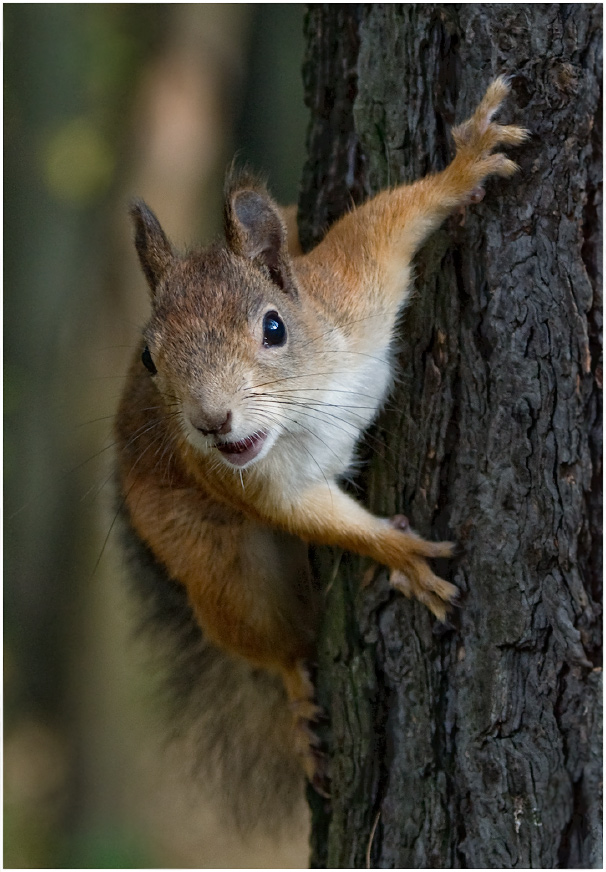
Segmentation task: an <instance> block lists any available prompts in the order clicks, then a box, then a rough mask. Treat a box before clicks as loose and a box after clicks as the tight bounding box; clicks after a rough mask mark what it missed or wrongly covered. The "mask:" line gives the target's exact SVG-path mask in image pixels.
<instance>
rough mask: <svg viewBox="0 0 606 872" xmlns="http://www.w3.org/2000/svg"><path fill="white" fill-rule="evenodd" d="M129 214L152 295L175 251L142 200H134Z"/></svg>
mask: <svg viewBox="0 0 606 872" xmlns="http://www.w3.org/2000/svg"><path fill="white" fill-rule="evenodd" d="M130 216H131V218H132V219H133V224H134V227H135V248H136V249H137V254H138V255H139V262H140V263H141V267H142V269H143V272H144V273H145V278H146V279H147V283H148V285H149V287H150V290H151V292H152V296H154V295H155V293H156V290H157V288H158V285H159V283H160V280H161V279H162V276H163V275H164V273H165V272H166V270H167V269H168V267H169V266H170V264H171V263H172V261H173V260H174V258H175V252H174V251H173V247H172V245H171V244H170V242H169V241H168V239H167V238H166V234H165V233H164V231H163V230H162V227H161V226H160V222H159V221H158V219H157V218H156V216H155V215H154V213H153V212H152V210H151V209H150V208H149V207H148V206H147V205H146V204H145V203H144V202H143V200H135V201H134V203H133V204H132V205H131V207H130Z"/></svg>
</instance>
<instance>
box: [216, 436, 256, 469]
mask: <svg viewBox="0 0 606 872" xmlns="http://www.w3.org/2000/svg"><path fill="white" fill-rule="evenodd" d="M266 439H267V433H253V434H252V435H251V436H245V437H244V439H240V441H239V442H217V443H216V448H217V449H218V450H219V451H220V452H221V454H222V455H223V457H225V459H226V460H229V462H230V463H233V465H234V466H246V464H247V463H249V461H251V460H253V459H254V458H255V457H256V456H257V454H258V453H259V452H260V451H261V449H262V448H263V445H264V443H265V440H266Z"/></svg>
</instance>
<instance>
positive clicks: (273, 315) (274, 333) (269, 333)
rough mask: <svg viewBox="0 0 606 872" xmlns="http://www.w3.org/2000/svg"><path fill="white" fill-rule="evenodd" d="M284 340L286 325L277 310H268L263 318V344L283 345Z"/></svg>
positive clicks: (266, 345)
mask: <svg viewBox="0 0 606 872" xmlns="http://www.w3.org/2000/svg"><path fill="white" fill-rule="evenodd" d="M285 342H286V327H285V326H284V321H283V320H282V319H281V318H280V316H279V315H278V313H277V312H268V313H267V314H266V315H265V317H264V318H263V345H264V346H265V347H266V348H269V347H270V346H272V345H284V343H285Z"/></svg>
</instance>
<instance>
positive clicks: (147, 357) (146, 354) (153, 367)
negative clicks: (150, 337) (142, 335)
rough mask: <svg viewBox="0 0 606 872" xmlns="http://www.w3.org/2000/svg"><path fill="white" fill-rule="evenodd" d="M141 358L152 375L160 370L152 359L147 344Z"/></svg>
mask: <svg viewBox="0 0 606 872" xmlns="http://www.w3.org/2000/svg"><path fill="white" fill-rule="evenodd" d="M141 360H142V361H143V366H144V367H145V369H147V370H149V372H151V374H152V375H155V374H156V373H157V372H158V370H157V369H156V364H155V363H154V362H153V360H152V356H151V354H150V352H149V348H148V347H147V345H146V346H145V348H144V349H143V354H142V355H141Z"/></svg>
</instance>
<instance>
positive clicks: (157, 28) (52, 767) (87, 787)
mask: <svg viewBox="0 0 606 872" xmlns="http://www.w3.org/2000/svg"><path fill="white" fill-rule="evenodd" d="M4 37H5V51H4V59H5V66H4V72H5V115H4V123H5V181H4V185H5V187H4V191H5V274H4V288H5V295H4V298H5V310H4V314H5V336H4V349H5V359H4V376H5V382H4V397H5V440H4V446H5V457H4V464H5V465H4V469H5V537H4V556H5V634H4V639H5V756H4V763H5V829H4V841H5V856H4V863H5V866H12V867H43V866H45V867H88V868H95V867H137V866H171V865H173V866H195V865H199V866H201V865H206V866H209V865H265V866H269V865H273V864H274V861H275V862H276V863H277V864H279V865H287V864H289V863H291V864H293V865H297V864H299V865H300V864H301V863H305V856H304V855H303V856H302V857H301V855H300V854H297V851H299V852H300V851H301V844H302V843H298V844H297V845H293V846H291V848H290V851H291V853H290V854H288V853H286V854H284V855H278V854H275V855H273V856H270V857H269V858H267V857H264V855H263V854H261V853H259V852H260V850H261V849H260V848H258V847H255V846H254V845H252V846H249V847H248V849H246V853H244V854H243V855H240V856H238V855H236V853H234V852H235V851H236V850H242V849H241V848H240V849H237V848H235V847H231V848H229V849H228V848H227V847H226V846H225V845H221V841H222V840H221V837H220V836H219V837H218V847H217V846H216V845H215V844H213V842H212V838H211V836H210V835H209V832H211V831H212V829H213V825H214V822H213V819H212V810H209V811H208V815H206V813H204V812H203V811H201V810H200V809H199V807H198V806H197V804H196V802H197V798H196V796H195V793H188V791H189V790H190V789H191V790H192V791H193V787H191V785H189V786H188V779H187V775H186V774H185V773H184V772H183V771H182V768H179V767H178V766H177V765H172V766H171V764H170V763H169V764H164V765H165V768H164V770H163V769H162V764H161V763H160V762H159V754H158V748H159V747H160V742H161V739H160V738H159V737H160V736H161V734H162V727H161V724H160V722H161V714H160V713H159V712H157V710H156V709H154V706H153V703H152V702H150V697H151V688H152V686H153V681H152V680H148V678H147V677H146V673H145V671H144V669H143V668H142V667H141V666H140V665H139V667H138V668H137V667H136V657H135V652H134V651H133V647H132V645H130V642H129V640H130V636H131V633H132V622H131V621H130V617H132V616H130V615H129V614H128V611H129V608H130V607H131V606H132V605H133V604H131V603H129V601H128V598H127V597H126V596H125V594H124V592H123V590H122V588H121V584H122V579H121V578H120V574H121V565H120V558H119V557H116V556H115V554H114V553H113V549H114V542H113V537H112V531H111V524H112V515H111V496H110V495H108V491H109V487H108V485H109V480H110V476H111V419H112V415H113V411H114V407H115V403H116V401H117V397H118V394H119V391H120V386H121V383H122V378H123V376H124V373H125V372H126V367H127V363H128V359H129V357H130V355H131V353H132V350H133V348H134V346H135V345H136V343H137V340H138V330H139V327H140V326H141V324H142V323H143V322H144V320H145V317H146V310H147V308H146V307H147V297H146V292H145V289H144V281H143V278H142V277H140V276H139V273H138V269H137V266H136V261H135V256H134V252H133V250H132V245H131V241H130V240H131V230H130V227H129V225H128V220H127V215H126V204H127V202H128V200H129V198H131V197H132V196H134V195H140V196H143V197H144V198H146V199H147V200H148V202H149V203H150V205H151V206H152V207H153V208H154V209H155V210H157V212H158V213H159V215H160V216H161V219H162V222H163V224H164V226H165V227H166V229H167V232H168V233H169V235H170V236H171V237H172V238H173V239H174V240H175V241H176V242H178V243H181V244H192V243H194V242H196V241H198V240H200V239H203V240H204V239H206V240H207V239H209V238H210V237H212V236H213V235H214V234H215V233H216V232H217V230H218V228H219V222H220V195H221V187H222V177H223V171H224V168H225V166H226V165H227V163H228V162H229V160H230V159H231V157H232V154H233V153H234V152H237V153H238V155H239V158H240V159H241V160H242V161H248V162H250V163H251V165H252V166H253V167H254V168H255V169H258V170H260V171H262V172H264V173H265V174H266V175H267V177H268V179H269V183H270V187H271V188H272V190H273V191H274V193H275V194H276V195H277V196H278V197H279V198H281V199H282V200H290V201H293V200H295V199H296V197H297V185H298V180H299V176H300V170H301V166H302V162H303V154H304V137H305V123H306V114H305V111H304V107H303V100H302V85H301V81H300V79H301V77H300V64H301V58H302V50H303V49H302V39H303V38H302V7H300V6H299V5H297V4H294V5H290V4H248V5H245V4H175V5H165V4H149V5H147V4H95V5H93V4H49V5H36V4H32V5H26V4H16V5H11V6H6V7H5V10H4ZM132 611H134V608H133V609H132ZM166 765H168V768H169V770H171V771H170V772H169V773H168V774H167V772H166ZM205 815H206V816H205ZM204 827H206V829H204ZM223 841H224V840H223ZM230 851H231V853H230ZM255 851H257V853H255Z"/></svg>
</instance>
